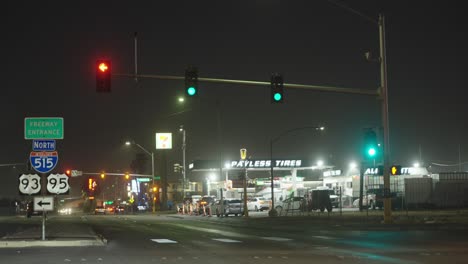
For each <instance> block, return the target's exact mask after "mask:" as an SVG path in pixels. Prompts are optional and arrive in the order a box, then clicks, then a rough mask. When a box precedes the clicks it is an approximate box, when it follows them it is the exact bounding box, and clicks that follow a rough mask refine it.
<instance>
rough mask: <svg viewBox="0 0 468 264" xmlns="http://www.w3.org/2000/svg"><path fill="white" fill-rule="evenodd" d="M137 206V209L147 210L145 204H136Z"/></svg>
mask: <svg viewBox="0 0 468 264" xmlns="http://www.w3.org/2000/svg"><path fill="white" fill-rule="evenodd" d="M137 208H138V211H146V210H148V207H146V205H138V206H137Z"/></svg>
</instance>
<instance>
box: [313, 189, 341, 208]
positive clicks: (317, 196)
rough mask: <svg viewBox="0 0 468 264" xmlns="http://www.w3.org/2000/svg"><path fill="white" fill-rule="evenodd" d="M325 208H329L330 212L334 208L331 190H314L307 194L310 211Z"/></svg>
mask: <svg viewBox="0 0 468 264" xmlns="http://www.w3.org/2000/svg"><path fill="white" fill-rule="evenodd" d="M335 196H336V195H335ZM325 209H327V211H328V212H331V211H332V210H333V205H332V200H331V199H330V190H312V191H311V192H310V193H308V194H307V210H308V211H312V210H320V211H321V212H323V211H325Z"/></svg>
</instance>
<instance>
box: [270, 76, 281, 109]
mask: <svg viewBox="0 0 468 264" xmlns="http://www.w3.org/2000/svg"><path fill="white" fill-rule="evenodd" d="M283 99H284V93H283V76H282V75H281V74H278V73H273V74H271V102H272V103H282V102H283Z"/></svg>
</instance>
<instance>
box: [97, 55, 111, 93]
mask: <svg viewBox="0 0 468 264" xmlns="http://www.w3.org/2000/svg"><path fill="white" fill-rule="evenodd" d="M111 71H112V66H111V62H110V61H109V60H98V61H97V62H96V91H97V92H100V93H110V91H111Z"/></svg>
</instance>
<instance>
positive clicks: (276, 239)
mask: <svg viewBox="0 0 468 264" xmlns="http://www.w3.org/2000/svg"><path fill="white" fill-rule="evenodd" d="M262 238H263V239H266V240H273V241H291V240H292V239H291V238H284V237H262Z"/></svg>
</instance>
